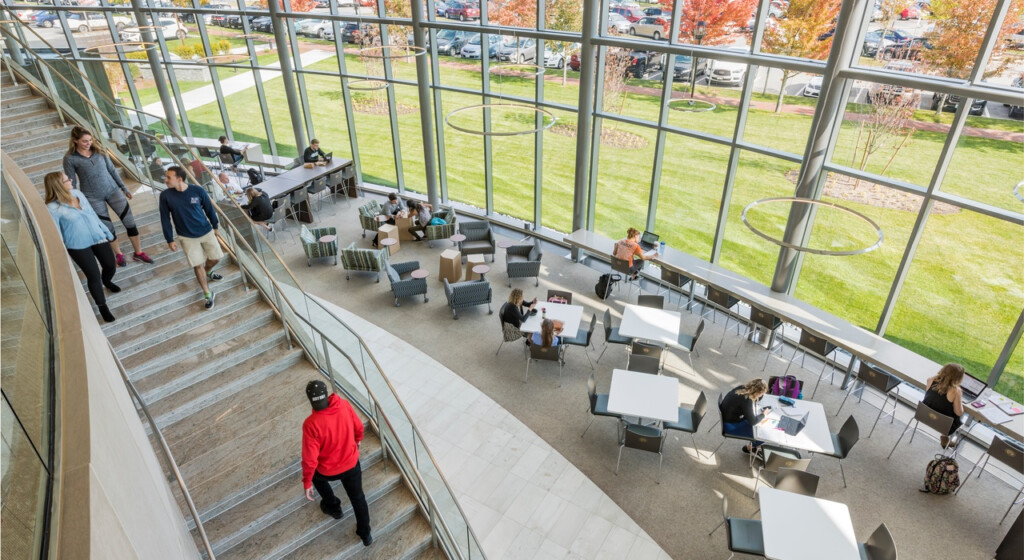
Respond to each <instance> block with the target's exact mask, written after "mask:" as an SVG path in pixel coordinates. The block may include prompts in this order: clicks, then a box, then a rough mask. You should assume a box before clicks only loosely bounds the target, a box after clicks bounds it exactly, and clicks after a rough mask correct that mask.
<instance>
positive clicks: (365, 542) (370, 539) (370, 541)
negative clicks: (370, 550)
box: [356, 535, 373, 546]
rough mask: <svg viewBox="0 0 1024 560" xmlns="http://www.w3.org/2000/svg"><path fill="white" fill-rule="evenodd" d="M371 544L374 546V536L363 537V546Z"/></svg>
mask: <svg viewBox="0 0 1024 560" xmlns="http://www.w3.org/2000/svg"><path fill="white" fill-rule="evenodd" d="M356 536H359V535H356ZM371 544H373V535H366V536H365V537H363V546H370V545H371Z"/></svg>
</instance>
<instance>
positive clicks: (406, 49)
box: [356, 43, 427, 60]
mask: <svg viewBox="0 0 1024 560" xmlns="http://www.w3.org/2000/svg"><path fill="white" fill-rule="evenodd" d="M392 51H396V52H395V53H393V52H392ZM396 53H397V54H396ZM356 54H358V55H359V56H362V57H365V58H390V59H405V60H409V59H411V58H416V57H417V56H421V55H424V54H427V49H425V48H423V47H417V46H415V45H393V44H390V43H389V44H385V45H375V46H372V47H363V48H361V49H359V50H358V51H356Z"/></svg>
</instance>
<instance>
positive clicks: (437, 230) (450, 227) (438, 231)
mask: <svg viewBox="0 0 1024 560" xmlns="http://www.w3.org/2000/svg"><path fill="white" fill-rule="evenodd" d="M433 218H440V219H441V220H442V221H443V222H444V223H443V224H441V225H439V226H427V228H426V229H425V230H424V233H425V234H426V236H427V245H429V246H430V247H433V246H434V242H435V241H437V240H439V239H448V238H449V237H451V236H453V235H455V225H456V222H457V220H456V218H455V211H454V210H452V209H451V208H441V209H439V210H437V211H436V212H434V215H433V216H432V217H431V221H433Z"/></svg>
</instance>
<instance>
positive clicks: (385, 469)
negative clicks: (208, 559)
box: [203, 442, 401, 555]
mask: <svg viewBox="0 0 1024 560" xmlns="http://www.w3.org/2000/svg"><path fill="white" fill-rule="evenodd" d="M382 458H383V453H382V452H381V449H380V445H379V444H377V445H376V446H375V447H372V446H370V445H369V442H367V443H366V444H364V446H363V449H362V451H361V453H360V458H359V460H360V465H361V467H362V469H363V492H364V493H365V494H366V497H367V501H371V500H373V499H375V498H378V497H380V496H383V495H384V494H385V493H387V492H390V491H391V490H392V489H394V488H395V487H396V486H398V485H399V484H401V477H400V476H399V473H398V469H397V468H395V466H394V465H390V464H387V463H385V462H383V461H382V460H381V459H382ZM278 478H279V479H278V480H277V481H276V482H274V483H273V484H272V485H270V486H269V487H267V488H265V489H263V490H261V491H259V492H254V493H251V494H248V495H247V496H246V497H245V499H244V500H242V501H240V502H238V503H236V504H235V505H234V506H233V507H231V508H229V509H226V510H224V511H222V512H220V513H218V514H217V515H216V516H214V517H211V518H209V519H204V520H203V526H204V528H205V529H206V533H207V536H208V537H209V538H210V541H211V542H212V543H213V551H214V554H217V555H220V554H222V553H224V552H226V551H228V550H230V549H232V548H234V547H236V546H239V545H242V544H243V543H244V542H245V541H247V540H250V539H253V538H256V537H257V535H258V534H259V533H262V532H263V531H264V530H267V529H268V528H270V527H272V526H273V525H275V524H277V523H280V522H281V521H282V520H283V519H284V518H286V517H288V516H290V515H292V514H294V513H295V512H297V511H299V510H300V509H302V508H304V507H306V505H307V504H309V501H308V500H306V497H305V496H304V495H303V494H302V491H301V490H302V469H301V467H299V466H298V465H296V467H295V468H294V469H292V470H291V471H289V472H288V473H287V474H286V475H285V476H282V477H278ZM331 486H332V487H333V488H334V491H335V494H337V495H338V496H339V497H340V498H341V499H342V500H343V502H344V501H345V500H346V496H345V489H344V488H343V487H342V486H341V483H340V482H334V483H332V484H331ZM310 505H313V506H314V507H315V508H316V510H317V513H319V514H320V515H323V513H322V512H320V511H319V509H320V506H319V500H317V502H316V503H315V504H310ZM346 509H348V512H347V513H348V514H349V515H351V514H352V513H351V508H346Z"/></svg>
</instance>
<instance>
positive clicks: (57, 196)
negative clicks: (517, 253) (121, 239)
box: [43, 171, 121, 323]
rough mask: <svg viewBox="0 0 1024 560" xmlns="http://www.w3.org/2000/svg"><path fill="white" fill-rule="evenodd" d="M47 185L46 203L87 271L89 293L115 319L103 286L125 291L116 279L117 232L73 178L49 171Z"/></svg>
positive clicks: (108, 318)
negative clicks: (74, 184) (112, 244)
mask: <svg viewBox="0 0 1024 560" xmlns="http://www.w3.org/2000/svg"><path fill="white" fill-rule="evenodd" d="M43 185H44V186H45V188H46V207H47V209H49V210H50V214H51V215H52V216H53V221H54V222H57V229H59V230H60V236H61V238H63V239H64V246H65V247H67V250H68V254H69V255H71V260H73V261H75V264H77V265H78V268H80V269H82V272H84V273H85V278H86V280H87V281H88V284H89V293H91V294H92V300H93V301H95V302H96V306H97V307H99V310H100V315H102V316H103V320H104V321H106V322H108V323H111V322H113V321H114V315H113V314H111V313H110V309H108V308H107V296H106V294H104V293H103V286H106V287H107V289H108V290H110V291H111V292H120V291H121V288H119V287H118V286H117V284H114V283H113V282H112V280H113V279H114V273H115V272H116V271H117V262H116V260H115V259H114V250H113V249H111V248H110V242H111V241H112V240H113V239H114V236H113V235H112V234H111V233H110V230H108V229H107V228H106V227H104V226H103V224H102V223H100V219H99V218H98V217H97V216H96V212H95V211H94V210H93V209H92V206H90V205H89V200H88V199H86V198H85V195H84V194H82V191H80V190H78V189H73V188H71V180H70V179H68V176H67V175H65V174H63V173H61V172H59V171H56V172H54V173H48V174H47V175H46V177H45V178H44V179H43ZM97 261H99V264H98V265H97Z"/></svg>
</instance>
